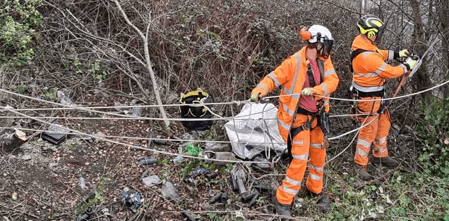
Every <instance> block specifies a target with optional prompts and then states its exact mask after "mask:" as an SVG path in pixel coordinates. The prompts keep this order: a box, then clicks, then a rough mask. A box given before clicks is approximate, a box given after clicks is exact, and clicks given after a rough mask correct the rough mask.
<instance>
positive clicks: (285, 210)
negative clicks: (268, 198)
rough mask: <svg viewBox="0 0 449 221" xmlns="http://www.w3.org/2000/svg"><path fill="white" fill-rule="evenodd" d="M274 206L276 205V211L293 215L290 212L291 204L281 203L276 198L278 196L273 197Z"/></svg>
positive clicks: (280, 213)
mask: <svg viewBox="0 0 449 221" xmlns="http://www.w3.org/2000/svg"><path fill="white" fill-rule="evenodd" d="M273 202H274V206H275V207H276V213H277V214H279V215H282V216H288V217H291V216H292V215H291V213H290V205H286V204H280V203H279V202H278V200H277V199H276V196H274V198H273Z"/></svg>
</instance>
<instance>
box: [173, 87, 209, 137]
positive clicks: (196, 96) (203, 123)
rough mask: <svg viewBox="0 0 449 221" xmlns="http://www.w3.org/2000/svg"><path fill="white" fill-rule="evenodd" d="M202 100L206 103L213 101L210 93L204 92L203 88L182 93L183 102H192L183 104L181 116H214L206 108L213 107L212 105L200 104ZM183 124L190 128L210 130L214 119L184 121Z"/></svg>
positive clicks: (181, 101) (203, 117)
mask: <svg viewBox="0 0 449 221" xmlns="http://www.w3.org/2000/svg"><path fill="white" fill-rule="evenodd" d="M201 101H202V103H204V104H208V103H212V98H211V97H210V96H209V94H208V93H206V92H204V91H203V90H202V89H201V88H198V89H197V90H196V91H191V92H189V93H187V94H182V93H181V99H180V100H179V102H180V103H181V104H192V105H183V106H181V118H186V119H192V118H198V119H208V118H212V113H211V112H210V111H209V110H208V109H207V108H206V107H208V108H209V109H212V105H206V107H204V106H203V105H201V104H199V103H200V102H201ZM181 123H182V125H183V126H184V127H185V128H187V129H189V130H200V131H202V130H208V129H210V126H211V125H212V124H213V121H212V120H200V121H182V122H181Z"/></svg>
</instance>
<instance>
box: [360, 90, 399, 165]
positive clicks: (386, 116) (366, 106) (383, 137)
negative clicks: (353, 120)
mask: <svg viewBox="0 0 449 221" xmlns="http://www.w3.org/2000/svg"><path fill="white" fill-rule="evenodd" d="M373 99H381V97H363V98H360V99H359V101H358V112H359V113H360V114H372V115H369V116H363V117H359V120H360V122H361V123H362V125H364V124H369V125H367V126H365V127H363V128H362V129H361V130H360V133H359V136H358V140H357V145H356V151H355V156H354V162H355V163H357V164H359V165H362V166H366V165H367V164H368V154H369V152H370V150H371V144H373V147H374V148H373V151H372V153H373V156H374V157H388V149H387V136H388V133H389V132H390V126H391V121H390V112H389V111H388V108H385V110H384V112H383V113H381V114H380V115H377V112H378V111H379V108H380V106H381V105H380V104H381V101H380V100H379V101H367V102H363V100H373ZM371 121H372V122H371ZM370 122H371V123H370Z"/></svg>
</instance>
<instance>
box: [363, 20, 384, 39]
mask: <svg viewBox="0 0 449 221" xmlns="http://www.w3.org/2000/svg"><path fill="white" fill-rule="evenodd" d="M357 27H358V29H359V31H360V33H361V34H364V35H366V36H367V37H368V38H370V39H374V38H376V37H377V38H376V40H377V39H380V36H381V35H382V33H383V31H384V28H385V26H384V23H383V22H382V20H380V18H378V17H376V16H374V15H362V16H361V17H360V18H359V20H358V21H357Z"/></svg>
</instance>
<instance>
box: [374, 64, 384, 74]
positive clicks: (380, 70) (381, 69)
mask: <svg viewBox="0 0 449 221" xmlns="http://www.w3.org/2000/svg"><path fill="white" fill-rule="evenodd" d="M385 68H387V63H385V62H384V63H382V65H381V66H380V67H379V68H378V69H377V70H376V71H374V73H376V74H380V73H382V72H383V71H385Z"/></svg>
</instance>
